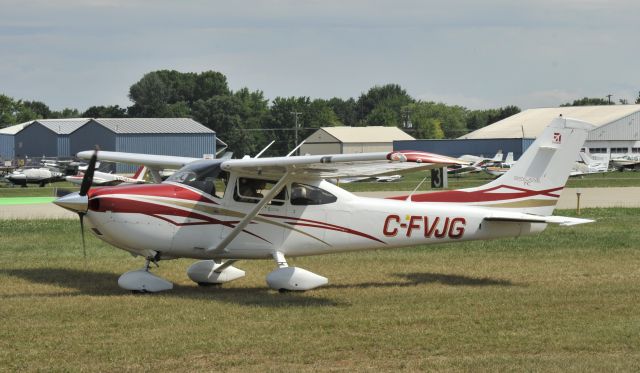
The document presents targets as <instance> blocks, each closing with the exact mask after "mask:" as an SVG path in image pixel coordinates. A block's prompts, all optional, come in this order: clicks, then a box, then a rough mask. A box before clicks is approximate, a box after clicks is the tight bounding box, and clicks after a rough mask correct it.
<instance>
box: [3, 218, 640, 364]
mask: <svg viewBox="0 0 640 373" xmlns="http://www.w3.org/2000/svg"><path fill="white" fill-rule="evenodd" d="M560 213H562V214H567V215H568V214H570V213H571V212H570V211H561V212H560ZM582 216H583V217H593V218H596V219H598V221H597V222H596V223H595V224H590V225H583V226H577V227H572V228H559V227H552V228H550V229H549V230H547V231H546V232H544V233H543V234H542V235H539V236H534V237H527V238H520V239H507V240H499V241H491V242H475V243H463V244H457V245H441V246H432V247H416V248H409V249H400V250H387V251H372V252H362V253H349V254H340V255H328V256H321V257H309V258H299V259H292V260H290V264H292V265H297V266H301V267H303V268H306V269H309V270H311V271H313V272H316V273H319V274H322V275H324V276H327V277H328V278H329V279H330V285H329V286H327V287H324V288H320V289H317V290H314V291H310V292H306V293H287V294H280V293H278V292H275V291H272V290H269V289H268V288H267V286H266V284H265V280H264V278H265V276H266V274H267V273H268V272H270V271H271V270H273V269H274V264H273V263H272V262H271V261H244V262H242V261H241V262H239V263H238V264H237V266H238V267H240V268H242V269H244V270H246V271H247V277H245V278H243V279H240V280H238V281H236V282H233V283H230V284H227V285H225V286H223V287H219V288H198V287H197V286H195V284H193V283H191V282H190V281H189V280H188V279H187V277H186V274H185V270H186V267H187V266H188V265H189V264H190V263H191V262H192V261H190V260H176V261H167V262H161V263H160V265H161V267H160V268H159V269H154V270H153V271H154V272H155V273H157V274H159V275H161V276H163V277H165V278H167V279H169V280H171V281H172V282H174V283H175V284H176V286H175V288H174V290H173V291H171V292H167V293H162V294H153V295H143V296H140V295H132V294H128V293H126V292H124V291H122V290H121V289H120V288H118V286H117V278H118V276H119V275H120V274H121V273H124V272H126V271H128V270H131V269H135V268H138V267H140V266H142V260H141V259H139V258H138V259H134V258H132V257H131V256H130V255H128V254H126V253H124V252H122V251H120V250H117V249H114V248H112V247H109V246H107V245H106V244H103V243H101V242H100V241H98V240H97V239H95V238H93V237H92V236H89V235H88V236H87V238H88V259H87V261H86V263H85V262H84V261H83V259H82V250H81V248H80V239H79V232H78V230H79V228H78V226H77V224H72V223H71V221H68V220H58V221H56V220H53V221H43V220H41V221H38V220H35V221H0V233H1V234H2V245H1V250H0V284H2V286H1V287H0V319H1V320H2V323H3V326H2V327H1V328H0V370H5V371H16V370H29V371H123V370H128V371H145V370H154V371H175V370H180V371H203V370H206V371H213V370H216V371H238V372H240V371H248V370H253V371H318V370H319V371H397V370H406V371H418V370H427V371H432V370H439V371H460V370H466V371H505V370H508V371H513V370H516V371H563V372H564V371H576V372H582V371H638V370H640V312H639V311H638V310H639V309H640V250H639V247H640V244H639V242H640V230H638V229H637V226H638V223H637V218H638V216H640V210H638V209H593V210H583V214H582Z"/></svg>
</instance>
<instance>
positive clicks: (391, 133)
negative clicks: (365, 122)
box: [300, 126, 415, 155]
mask: <svg viewBox="0 0 640 373" xmlns="http://www.w3.org/2000/svg"><path fill="white" fill-rule="evenodd" d="M394 140H415V139H414V138H413V137H412V136H410V135H408V134H407V133H405V132H404V131H402V130H401V129H399V128H396V127H382V126H370V127H347V126H341V127H322V128H320V129H318V130H317V131H315V132H314V133H313V134H311V136H309V137H307V139H306V140H305V142H304V144H302V146H301V147H300V154H311V155H321V154H352V153H366V152H386V151H392V150H393V141H394Z"/></svg>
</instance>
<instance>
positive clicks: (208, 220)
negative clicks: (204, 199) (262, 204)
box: [89, 197, 271, 244]
mask: <svg viewBox="0 0 640 373" xmlns="http://www.w3.org/2000/svg"><path fill="white" fill-rule="evenodd" d="M97 199H99V200H100V202H99V203H97V204H96V203H89V206H90V207H89V209H90V210H91V211H95V212H106V211H111V212H114V213H128V214H142V215H147V216H152V217H154V218H157V219H161V220H164V221H166V222H169V223H171V224H173V225H177V226H188V225H206V224H209V225H224V226H225V227H228V228H231V229H233V228H235V225H236V224H238V222H239V221H238V220H231V221H224V220H219V219H215V218H212V217H210V216H207V215H202V214H199V213H197V212H195V211H194V210H181V209H178V208H175V207H171V206H164V205H160V204H157V203H152V202H142V201H134V200H130V199H124V198H118V197H100V198H97ZM96 205H98V206H96ZM96 207H97V208H96ZM163 215H164V216H163ZM165 216H178V217H183V218H193V219H198V220H203V222H192V223H176V222H174V221H172V220H171V219H168V218H166V217H165ZM242 232H244V233H247V234H249V235H251V236H253V237H256V238H258V239H261V240H263V241H265V242H267V243H269V244H271V242H270V241H269V240H267V239H265V238H263V237H260V236H258V235H256V234H255V233H252V232H249V231H247V230H242Z"/></svg>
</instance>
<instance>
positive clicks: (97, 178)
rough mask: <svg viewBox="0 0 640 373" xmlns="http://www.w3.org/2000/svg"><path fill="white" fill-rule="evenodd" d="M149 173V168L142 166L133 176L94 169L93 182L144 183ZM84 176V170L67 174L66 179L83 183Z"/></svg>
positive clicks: (112, 183)
mask: <svg viewBox="0 0 640 373" xmlns="http://www.w3.org/2000/svg"><path fill="white" fill-rule="evenodd" d="M146 174H147V168H146V167H144V166H142V167H140V168H138V170H137V171H136V173H135V174H134V175H133V177H127V176H123V175H116V174H111V173H107V172H100V171H94V173H93V181H92V182H91V183H92V184H95V185H98V186H114V185H120V184H144V183H145V180H144V177H145V175H146ZM83 178H84V173H83V172H78V174H77V175H74V176H67V177H65V179H66V180H67V181H68V182H70V183H72V184H76V185H81V184H82V180H83Z"/></svg>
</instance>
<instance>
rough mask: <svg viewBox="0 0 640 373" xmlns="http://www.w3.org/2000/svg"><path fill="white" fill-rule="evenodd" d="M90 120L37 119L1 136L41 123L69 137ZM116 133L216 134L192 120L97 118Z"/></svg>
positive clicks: (9, 129) (1, 130) (4, 132)
mask: <svg viewBox="0 0 640 373" xmlns="http://www.w3.org/2000/svg"><path fill="white" fill-rule="evenodd" d="M90 120H91V119H90V118H68V119H37V120H32V121H28V122H24V123H20V124H16V125H14V126H10V127H6V128H2V129H0V134H7V135H15V134H17V133H18V132H20V131H22V130H23V129H24V128H25V127H27V126H29V125H31V124H33V123H36V122H37V123H40V124H41V125H42V126H44V127H46V128H48V129H50V130H51V131H53V132H55V133H57V134H59V135H68V134H70V133H72V132H73V131H75V130H77V129H78V128H80V127H82V126H83V125H85V124H86V123H88V122H89V121H90ZM94 120H95V121H96V122H98V123H99V124H101V125H103V126H105V127H106V128H108V129H110V130H111V131H113V132H115V133H120V134H132V133H215V131H212V130H210V129H209V128H207V127H205V126H204V125H202V124H200V123H198V122H196V121H195V120H193V119H191V118H97V119H94Z"/></svg>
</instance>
